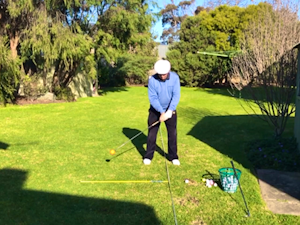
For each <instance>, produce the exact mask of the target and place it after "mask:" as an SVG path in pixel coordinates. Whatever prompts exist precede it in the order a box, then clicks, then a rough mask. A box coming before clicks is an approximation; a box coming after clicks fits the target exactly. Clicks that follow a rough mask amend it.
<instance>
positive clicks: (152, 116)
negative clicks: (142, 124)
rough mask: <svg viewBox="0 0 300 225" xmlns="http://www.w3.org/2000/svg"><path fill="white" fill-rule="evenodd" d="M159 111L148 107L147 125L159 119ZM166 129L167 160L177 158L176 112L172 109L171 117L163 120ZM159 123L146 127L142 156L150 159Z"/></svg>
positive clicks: (154, 146)
mask: <svg viewBox="0 0 300 225" xmlns="http://www.w3.org/2000/svg"><path fill="white" fill-rule="evenodd" d="M159 117H160V113H159V112H157V111H156V110H154V109H152V108H150V109H149V117H148V126H151V124H153V123H155V122H156V121H158V120H159ZM165 125H166V128H167V131H168V160H170V161H171V160H173V159H178V155H177V112H176V111H174V112H173V115H172V118H170V119H168V120H166V121H165ZM159 126H160V123H158V124H156V125H155V126H153V127H150V128H149V129H148V137H147V151H146V154H145V156H144V158H147V159H152V158H153V155H154V151H155V148H156V137H157V132H158V129H159Z"/></svg>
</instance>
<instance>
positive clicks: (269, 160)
mask: <svg viewBox="0 0 300 225" xmlns="http://www.w3.org/2000/svg"><path fill="white" fill-rule="evenodd" d="M246 153H247V157H248V159H249V160H250V162H251V163H252V164H253V165H254V166H255V168H257V169H275V170H280V171H290V172H300V168H299V163H300V153H299V151H298V149H297V140H296V138H294V137H292V138H271V139H260V140H255V141H252V142H250V143H248V145H247V146H246Z"/></svg>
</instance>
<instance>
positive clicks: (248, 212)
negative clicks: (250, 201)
mask: <svg viewBox="0 0 300 225" xmlns="http://www.w3.org/2000/svg"><path fill="white" fill-rule="evenodd" d="M230 162H231V165H232V168H233V171H234V175H235V177H236V179H237V181H238V185H239V188H240V191H241V193H242V196H243V200H244V203H245V206H246V209H247V214H248V215H247V216H248V217H249V216H250V211H249V209H248V206H247V203H246V200H245V196H244V193H243V190H242V187H241V185H240V181H239V179H238V176H237V174H236V170H235V167H234V165H233V162H232V161H230Z"/></svg>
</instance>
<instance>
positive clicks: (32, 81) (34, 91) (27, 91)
mask: <svg viewBox="0 0 300 225" xmlns="http://www.w3.org/2000/svg"><path fill="white" fill-rule="evenodd" d="M39 77H40V76H39V75H38V74H34V75H33V76H29V75H25V76H24V77H23V78H22V79H21V81H22V84H23V91H24V95H25V96H26V97H27V99H28V100H34V99H36V98H37V97H39V96H40V95H42V94H45V93H46V92H47V91H48V90H47V89H46V88H45V87H44V86H42V85H41V84H39Z"/></svg>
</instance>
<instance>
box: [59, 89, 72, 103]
mask: <svg viewBox="0 0 300 225" xmlns="http://www.w3.org/2000/svg"><path fill="white" fill-rule="evenodd" d="M54 94H55V96H56V99H57V100H65V101H68V102H72V101H74V100H75V96H74V94H73V93H72V90H71V88H69V87H66V88H60V87H55V89H54Z"/></svg>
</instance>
